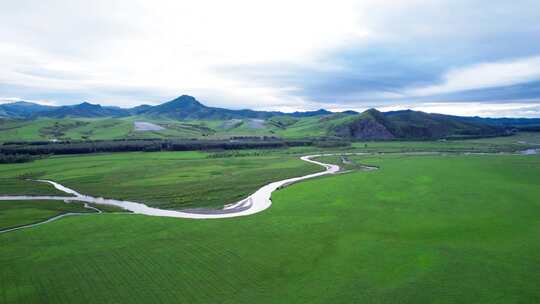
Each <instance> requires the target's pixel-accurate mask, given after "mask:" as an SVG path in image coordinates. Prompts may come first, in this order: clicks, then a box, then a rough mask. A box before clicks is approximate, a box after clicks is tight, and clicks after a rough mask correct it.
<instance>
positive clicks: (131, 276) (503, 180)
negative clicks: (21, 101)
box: [0, 153, 540, 304]
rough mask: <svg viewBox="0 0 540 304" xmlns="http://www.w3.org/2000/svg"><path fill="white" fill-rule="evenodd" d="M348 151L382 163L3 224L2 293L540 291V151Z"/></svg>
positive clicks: (480, 296) (398, 296) (200, 295)
mask: <svg viewBox="0 0 540 304" xmlns="http://www.w3.org/2000/svg"><path fill="white" fill-rule="evenodd" d="M159 155H163V156H162V157H163V158H170V157H171V156H170V155H167V154H161V153H160V154H159ZM87 157H91V158H93V157H96V158H100V157H102V158H104V159H107V157H112V156H110V155H104V156H87ZM189 157H191V158H194V159H197V158H198V157H199V156H197V155H190V156H189ZM58 159H62V158H58ZM68 159H69V158H64V159H63V160H64V161H66V160H68ZM73 159H78V160H84V159H85V157H73ZM349 159H351V160H354V161H356V162H360V163H363V164H372V165H378V166H380V170H378V171H372V172H352V173H346V174H341V175H336V176H331V177H323V178H319V179H316V180H311V181H305V182H302V183H299V184H295V185H293V186H290V187H288V188H286V189H284V190H281V191H278V192H277V193H275V194H274V195H273V202H274V204H273V206H272V208H270V209H269V210H267V211H265V212H262V213H260V214H256V215H253V216H249V217H241V218H233V219H225V220H204V221H197V220H182V219H174V218H159V217H149V216H139V215H121V214H106V215H96V216H87V217H71V218H64V219H62V220H60V221H57V222H53V223H49V224H46V225H43V226H40V227H36V228H32V229H27V230H21V231H16V232H10V233H6V234H2V235H0V248H2V250H0V267H1V269H2V274H1V278H2V279H1V280H0V302H2V303H43V302H53V303H74V302H78V303H81V302H84V303H104V302H107V303H110V302H115V303H118V302H124V303H149V302H152V303H155V302H165V303H255V302H256V303H284V302H286V303H490V304H491V303H538V302H539V301H540V291H539V289H538V288H537V286H538V283H539V282H540V266H539V265H540V255H539V254H538V252H539V251H540V233H539V232H540V218H539V217H538V215H539V214H540V202H539V201H538V197H539V196H540V170H538V168H540V157H538V156H517V155H483V156H458V155H454V156H418V155H417V156H404V155H377V156H363V157H361V156H355V157H352V156H351V157H349ZM47 161H53V162H54V161H57V162H59V161H58V160H55V159H51V160H47ZM45 163H46V162H43V164H45ZM79 163H80V165H81V166H83V165H84V164H85V163H86V162H82V161H81V162H79ZM34 165H36V166H37V165H39V163H38V162H36V163H34ZM50 166H53V163H51V164H50ZM67 172H68V173H66V174H67V175H71V174H73V175H75V173H69V172H70V170H68V171H67ZM74 172H75V171H74ZM4 174H5V171H4ZM55 174H59V173H55ZM59 176H60V175H59ZM29 248H33V249H36V250H31V251H29V250H28V249H29Z"/></svg>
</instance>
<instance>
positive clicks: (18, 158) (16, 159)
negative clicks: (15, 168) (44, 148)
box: [0, 154, 36, 164]
mask: <svg viewBox="0 0 540 304" xmlns="http://www.w3.org/2000/svg"><path fill="white" fill-rule="evenodd" d="M35 158H36V156H32V155H28V154H7V155H6V154H0V164H17V163H26V162H30V161H32V160H34V159H35Z"/></svg>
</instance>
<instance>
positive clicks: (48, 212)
mask: <svg viewBox="0 0 540 304" xmlns="http://www.w3.org/2000/svg"><path fill="white" fill-rule="evenodd" d="M70 212H76V213H94V212H96V211H95V210H91V209H87V208H84V203H80V202H71V203H69V204H68V203H65V202H63V201H0V230H4V229H9V228H14V227H19V226H24V225H28V224H33V223H38V222H42V221H44V220H46V219H49V218H52V217H55V216H58V215H61V214H65V213H70Z"/></svg>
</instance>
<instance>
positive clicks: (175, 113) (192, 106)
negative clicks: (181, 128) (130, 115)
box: [140, 95, 283, 120]
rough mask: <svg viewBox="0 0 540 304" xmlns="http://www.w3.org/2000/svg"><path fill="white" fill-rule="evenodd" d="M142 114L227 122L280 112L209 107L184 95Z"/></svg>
mask: <svg viewBox="0 0 540 304" xmlns="http://www.w3.org/2000/svg"><path fill="white" fill-rule="evenodd" d="M140 114H143V115H147V116H151V117H166V118H171V119H178V120H189V119H192V120H193V119H202V120H227V119H240V118H260V119H266V118H270V117H272V116H276V115H283V113H280V112H264V111H254V110H229V109H223V108H214V107H207V106H205V105H203V104H202V103H200V102H199V101H197V100H196V99H195V98H194V97H192V96H188V95H182V96H180V97H178V98H176V99H174V100H171V101H169V102H166V103H163V104H160V105H157V106H153V107H151V108H148V109H147V110H145V111H143V112H141V113H140Z"/></svg>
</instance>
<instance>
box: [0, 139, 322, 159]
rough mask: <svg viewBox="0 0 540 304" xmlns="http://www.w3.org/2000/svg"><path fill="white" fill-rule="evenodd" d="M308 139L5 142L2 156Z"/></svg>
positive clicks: (255, 145)
mask: <svg viewBox="0 0 540 304" xmlns="http://www.w3.org/2000/svg"><path fill="white" fill-rule="evenodd" d="M313 144H314V141H312V140H275V139H272V140H262V139H261V140H253V139H250V140H105V141H63V142H56V143H55V142H9V143H4V144H3V145H2V146H0V154H2V155H29V156H32V155H47V154H84V153H101V152H132V151H147V152H154V151H156V152H157V151H195V150H241V149H270V148H285V147H295V146H310V145H313Z"/></svg>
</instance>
